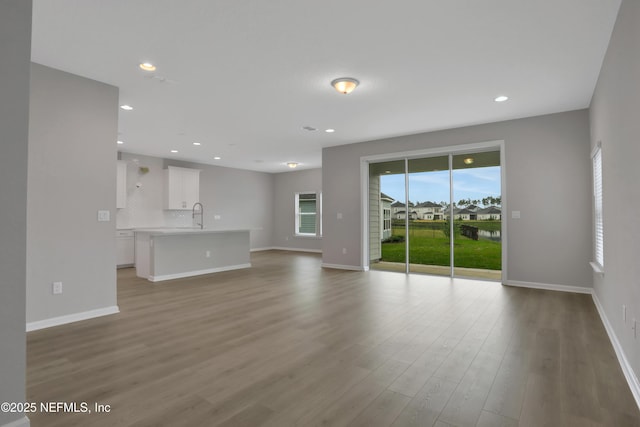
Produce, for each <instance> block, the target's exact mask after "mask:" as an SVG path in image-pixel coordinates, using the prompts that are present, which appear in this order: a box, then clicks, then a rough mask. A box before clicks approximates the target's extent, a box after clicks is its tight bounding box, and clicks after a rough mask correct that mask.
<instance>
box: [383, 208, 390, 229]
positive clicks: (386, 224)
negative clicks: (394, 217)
mask: <svg viewBox="0 0 640 427" xmlns="http://www.w3.org/2000/svg"><path fill="white" fill-rule="evenodd" d="M382 215H383V217H382V219H383V223H382V231H387V230H391V209H386V208H385V209H383V210H382Z"/></svg>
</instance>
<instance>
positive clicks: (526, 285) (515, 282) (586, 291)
mask: <svg viewBox="0 0 640 427" xmlns="http://www.w3.org/2000/svg"><path fill="white" fill-rule="evenodd" d="M503 283H504V284H505V285H507V286H517V287H520V288H532V289H544V290H547V291H559V292H573V293H575V294H593V288H587V287H582V286H569V285H552V284H549V283H536V282H521V281H518V280H507V281H506V282H503Z"/></svg>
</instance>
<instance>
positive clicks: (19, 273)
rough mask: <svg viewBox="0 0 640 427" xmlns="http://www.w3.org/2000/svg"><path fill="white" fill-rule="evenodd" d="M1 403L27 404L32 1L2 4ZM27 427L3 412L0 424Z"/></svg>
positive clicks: (20, 417) (13, 0) (14, 415)
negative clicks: (26, 312)
mask: <svg viewBox="0 0 640 427" xmlns="http://www.w3.org/2000/svg"><path fill="white" fill-rule="evenodd" d="M0 58H2V60H0V144H1V146H2V155H0V402H24V401H25V398H26V392H25V371H26V346H25V340H26V338H25V330H24V322H25V283H26V262H27V261H26V243H27V229H26V227H27V222H26V213H27V164H28V163H27V152H28V149H27V147H28V137H29V61H30V58H31V0H3V1H2V2H0ZM10 423H11V424H12V425H13V426H16V427H17V426H28V425H29V420H28V419H27V418H26V417H25V416H24V413H22V412H20V413H11V412H3V411H0V426H2V425H8V424H10Z"/></svg>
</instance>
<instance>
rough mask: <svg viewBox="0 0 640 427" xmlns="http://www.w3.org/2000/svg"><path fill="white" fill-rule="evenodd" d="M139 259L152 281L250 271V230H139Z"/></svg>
mask: <svg viewBox="0 0 640 427" xmlns="http://www.w3.org/2000/svg"><path fill="white" fill-rule="evenodd" d="M135 259H136V262H135V263H136V275H137V276H138V277H143V278H145V279H148V280H149V281H151V282H159V281H162V280H171V279H179V278H182V277H189V276H197V275H200V274H209V273H216V272H219V271H227V270H236V269H240V268H249V267H251V259H250V244H249V230H208V229H204V230H202V229H199V228H149V229H136V230H135Z"/></svg>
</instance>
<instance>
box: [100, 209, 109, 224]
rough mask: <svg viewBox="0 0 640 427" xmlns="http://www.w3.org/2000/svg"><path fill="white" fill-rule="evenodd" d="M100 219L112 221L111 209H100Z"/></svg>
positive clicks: (101, 220)
mask: <svg viewBox="0 0 640 427" xmlns="http://www.w3.org/2000/svg"><path fill="white" fill-rule="evenodd" d="M98 221H99V222H109V221H111V212H109V211H103V210H100V211H98Z"/></svg>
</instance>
